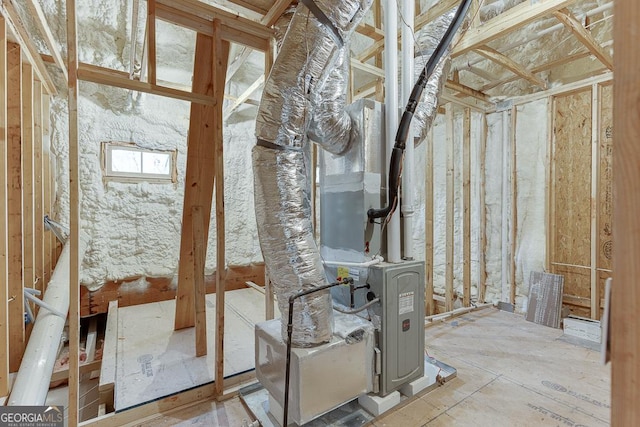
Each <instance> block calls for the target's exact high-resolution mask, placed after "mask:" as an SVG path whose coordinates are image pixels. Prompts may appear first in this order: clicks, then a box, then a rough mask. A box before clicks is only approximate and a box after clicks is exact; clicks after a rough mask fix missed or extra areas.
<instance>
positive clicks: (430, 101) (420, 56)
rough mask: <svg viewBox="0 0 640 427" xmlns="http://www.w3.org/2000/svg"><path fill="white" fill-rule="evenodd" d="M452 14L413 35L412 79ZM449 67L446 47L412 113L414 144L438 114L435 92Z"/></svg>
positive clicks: (445, 79)
mask: <svg viewBox="0 0 640 427" xmlns="http://www.w3.org/2000/svg"><path fill="white" fill-rule="evenodd" d="M454 15H455V11H453V10H452V11H450V12H448V13H446V14H444V15H442V16H441V17H439V18H437V19H435V20H434V21H433V22H431V23H429V24H427V25H425V26H424V27H423V28H422V30H420V31H419V32H418V33H417V34H416V38H417V44H416V59H415V77H416V78H417V77H418V76H419V75H420V73H421V72H422V69H423V68H424V67H425V65H426V63H427V61H428V60H429V58H430V57H431V54H432V53H433V52H434V50H435V49H436V46H438V43H439V42H440V40H441V39H442V37H443V35H444V33H445V32H446V31H447V28H448V27H449V25H450V24H451V21H452V20H453V17H454ZM450 67H451V56H450V55H449V49H447V52H446V53H445V54H444V55H443V56H442V58H441V59H440V61H439V62H438V65H437V66H436V68H435V70H434V71H433V74H432V75H431V77H429V80H428V81H427V86H426V87H425V88H424V91H423V92H422V97H421V99H420V103H419V104H418V106H417V108H416V111H415V113H414V115H413V131H414V132H413V134H414V135H415V136H416V141H418V143H420V142H422V141H424V140H425V138H426V137H427V134H428V133H429V129H431V125H432V124H433V121H434V120H435V118H436V115H437V114H438V95H439V94H440V93H441V92H442V90H443V88H444V84H445V83H446V82H447V76H448V75H449V69H450Z"/></svg>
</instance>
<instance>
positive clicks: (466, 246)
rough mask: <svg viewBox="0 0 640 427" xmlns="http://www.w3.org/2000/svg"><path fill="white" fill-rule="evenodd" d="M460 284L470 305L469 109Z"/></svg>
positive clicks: (465, 124)
mask: <svg viewBox="0 0 640 427" xmlns="http://www.w3.org/2000/svg"><path fill="white" fill-rule="evenodd" d="M462 230H463V237H462V284H463V292H462V298H463V305H464V306H465V307H470V306H471V109H470V108H465V109H464V115H463V121H462Z"/></svg>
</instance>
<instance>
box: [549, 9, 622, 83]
mask: <svg viewBox="0 0 640 427" xmlns="http://www.w3.org/2000/svg"><path fill="white" fill-rule="evenodd" d="M553 16H555V17H556V18H557V19H558V21H560V22H562V23H563V24H564V26H565V27H566V28H567V29H568V30H569V31H571V32H572V33H573V35H574V36H575V37H576V38H577V39H578V41H580V43H582V44H583V45H585V46H586V48H587V49H589V51H590V52H591V53H592V54H593V56H595V57H596V58H598V60H599V61H600V62H602V63H603V64H604V65H605V66H606V67H607V68H608V69H609V70H611V71H613V58H612V57H611V55H609V54H608V53H607V52H606V51H605V50H604V49H603V48H602V46H600V43H598V41H597V40H596V39H595V37H593V35H592V34H591V33H590V32H589V31H588V30H587V29H586V28H584V27H583V26H582V24H581V23H580V22H578V20H577V19H576V18H575V16H573V14H571V12H569V10H567V9H560V10H557V11H555V12H553Z"/></svg>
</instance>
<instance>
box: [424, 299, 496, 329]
mask: <svg viewBox="0 0 640 427" xmlns="http://www.w3.org/2000/svg"><path fill="white" fill-rule="evenodd" d="M489 307H494V304H493V303H486V304H480V305H476V306H471V307H462V308H456V309H455V310H452V311H447V312H446V313H440V314H434V315H432V316H426V317H425V318H424V323H425V326H427V325H430V324H432V323H435V322H439V321H443V320H447V319H449V318H450V317H455V316H459V315H461V314H466V313H469V312H472V311H476V310H482V309H485V308H489Z"/></svg>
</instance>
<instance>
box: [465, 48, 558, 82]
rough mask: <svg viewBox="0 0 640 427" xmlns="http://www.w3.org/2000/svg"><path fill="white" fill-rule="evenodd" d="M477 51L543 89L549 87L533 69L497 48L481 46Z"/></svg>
mask: <svg viewBox="0 0 640 427" xmlns="http://www.w3.org/2000/svg"><path fill="white" fill-rule="evenodd" d="M475 52H476V53H478V54H480V55H482V56H484V57H485V58H487V59H489V60H491V61H493V62H495V63H496V64H499V65H501V66H503V67H504V68H506V69H508V70H509V71H511V72H513V73H515V74H517V75H518V76H520V77H522V78H523V79H525V80H528V81H529V82H531V83H533V84H534V85H536V86H539V87H540V88H542V89H546V88H547V84H546V83H545V82H544V80H542V79H541V78H540V77H538V76H536V75H535V74H533V73H532V72H531V71H529V70H527V69H526V68H525V67H523V66H522V65H520V64H518V63H517V62H515V61H514V60H513V59H511V58H509V57H508V56H505V55H503V54H502V53H500V52H498V51H497V50H495V49H493V48H490V47H489V46H480V47H477V48H476V49H475Z"/></svg>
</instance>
